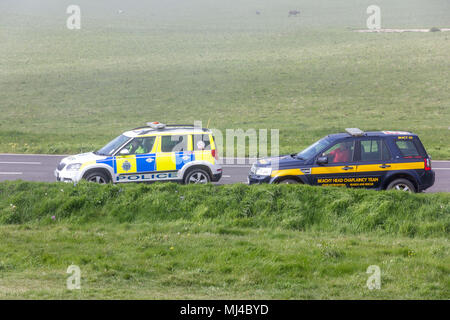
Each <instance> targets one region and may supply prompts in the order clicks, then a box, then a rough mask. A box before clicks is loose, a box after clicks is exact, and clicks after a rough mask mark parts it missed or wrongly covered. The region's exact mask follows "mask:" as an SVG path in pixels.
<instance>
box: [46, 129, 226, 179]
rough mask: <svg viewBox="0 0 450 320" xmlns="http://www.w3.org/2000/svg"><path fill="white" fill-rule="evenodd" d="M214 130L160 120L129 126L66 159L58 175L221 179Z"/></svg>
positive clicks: (81, 177) (57, 177) (114, 177)
mask: <svg viewBox="0 0 450 320" xmlns="http://www.w3.org/2000/svg"><path fill="white" fill-rule="evenodd" d="M216 160H218V153H217V149H216V146H215V143H214V137H213V135H212V132H211V130H209V129H205V128H198V127H194V126H192V125H165V124H162V123H159V122H151V123H147V126H144V127H139V128H135V129H133V130H131V131H127V132H124V133H123V134H121V135H120V136H118V137H117V138H115V139H114V140H112V141H111V142H109V143H108V144H107V145H105V146H104V147H103V148H101V149H100V150H98V151H95V152H89V153H83V154H78V155H74V156H70V157H67V158H64V159H62V161H61V163H60V164H59V165H58V167H57V168H56V170H55V176H56V180H57V181H64V182H78V181H80V180H82V179H85V180H88V181H91V182H97V183H109V182H113V183H122V182H151V181H162V180H171V181H178V182H182V183H186V184H188V183H208V182H216V181H219V180H220V178H221V177H222V168H221V166H219V165H218V164H217V163H216Z"/></svg>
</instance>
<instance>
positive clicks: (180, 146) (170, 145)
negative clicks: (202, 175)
mask: <svg viewBox="0 0 450 320" xmlns="http://www.w3.org/2000/svg"><path fill="white" fill-rule="evenodd" d="M187 141H188V136H186V135H182V136H180V135H173V136H161V152H177V151H187Z"/></svg>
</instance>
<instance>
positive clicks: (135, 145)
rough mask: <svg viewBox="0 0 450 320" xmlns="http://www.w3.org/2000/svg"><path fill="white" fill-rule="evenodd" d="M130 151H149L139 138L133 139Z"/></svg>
mask: <svg viewBox="0 0 450 320" xmlns="http://www.w3.org/2000/svg"><path fill="white" fill-rule="evenodd" d="M129 151H130V154H143V153H147V151H146V150H145V149H144V146H143V145H142V141H140V140H139V139H134V140H133V141H131V144H130V147H129Z"/></svg>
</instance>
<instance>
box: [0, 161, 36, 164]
mask: <svg viewBox="0 0 450 320" xmlns="http://www.w3.org/2000/svg"><path fill="white" fill-rule="evenodd" d="M0 164H35V165H40V164H42V163H41V162H25V161H0Z"/></svg>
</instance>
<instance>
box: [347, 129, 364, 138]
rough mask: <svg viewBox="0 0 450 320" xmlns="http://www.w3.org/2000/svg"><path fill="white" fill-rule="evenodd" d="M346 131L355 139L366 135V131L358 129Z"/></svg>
mask: <svg viewBox="0 0 450 320" xmlns="http://www.w3.org/2000/svg"><path fill="white" fill-rule="evenodd" d="M345 131H346V132H347V133H348V134H350V135H352V136H354V137H360V136H363V135H365V133H364V131H362V130H361V129H358V128H346V129H345Z"/></svg>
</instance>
